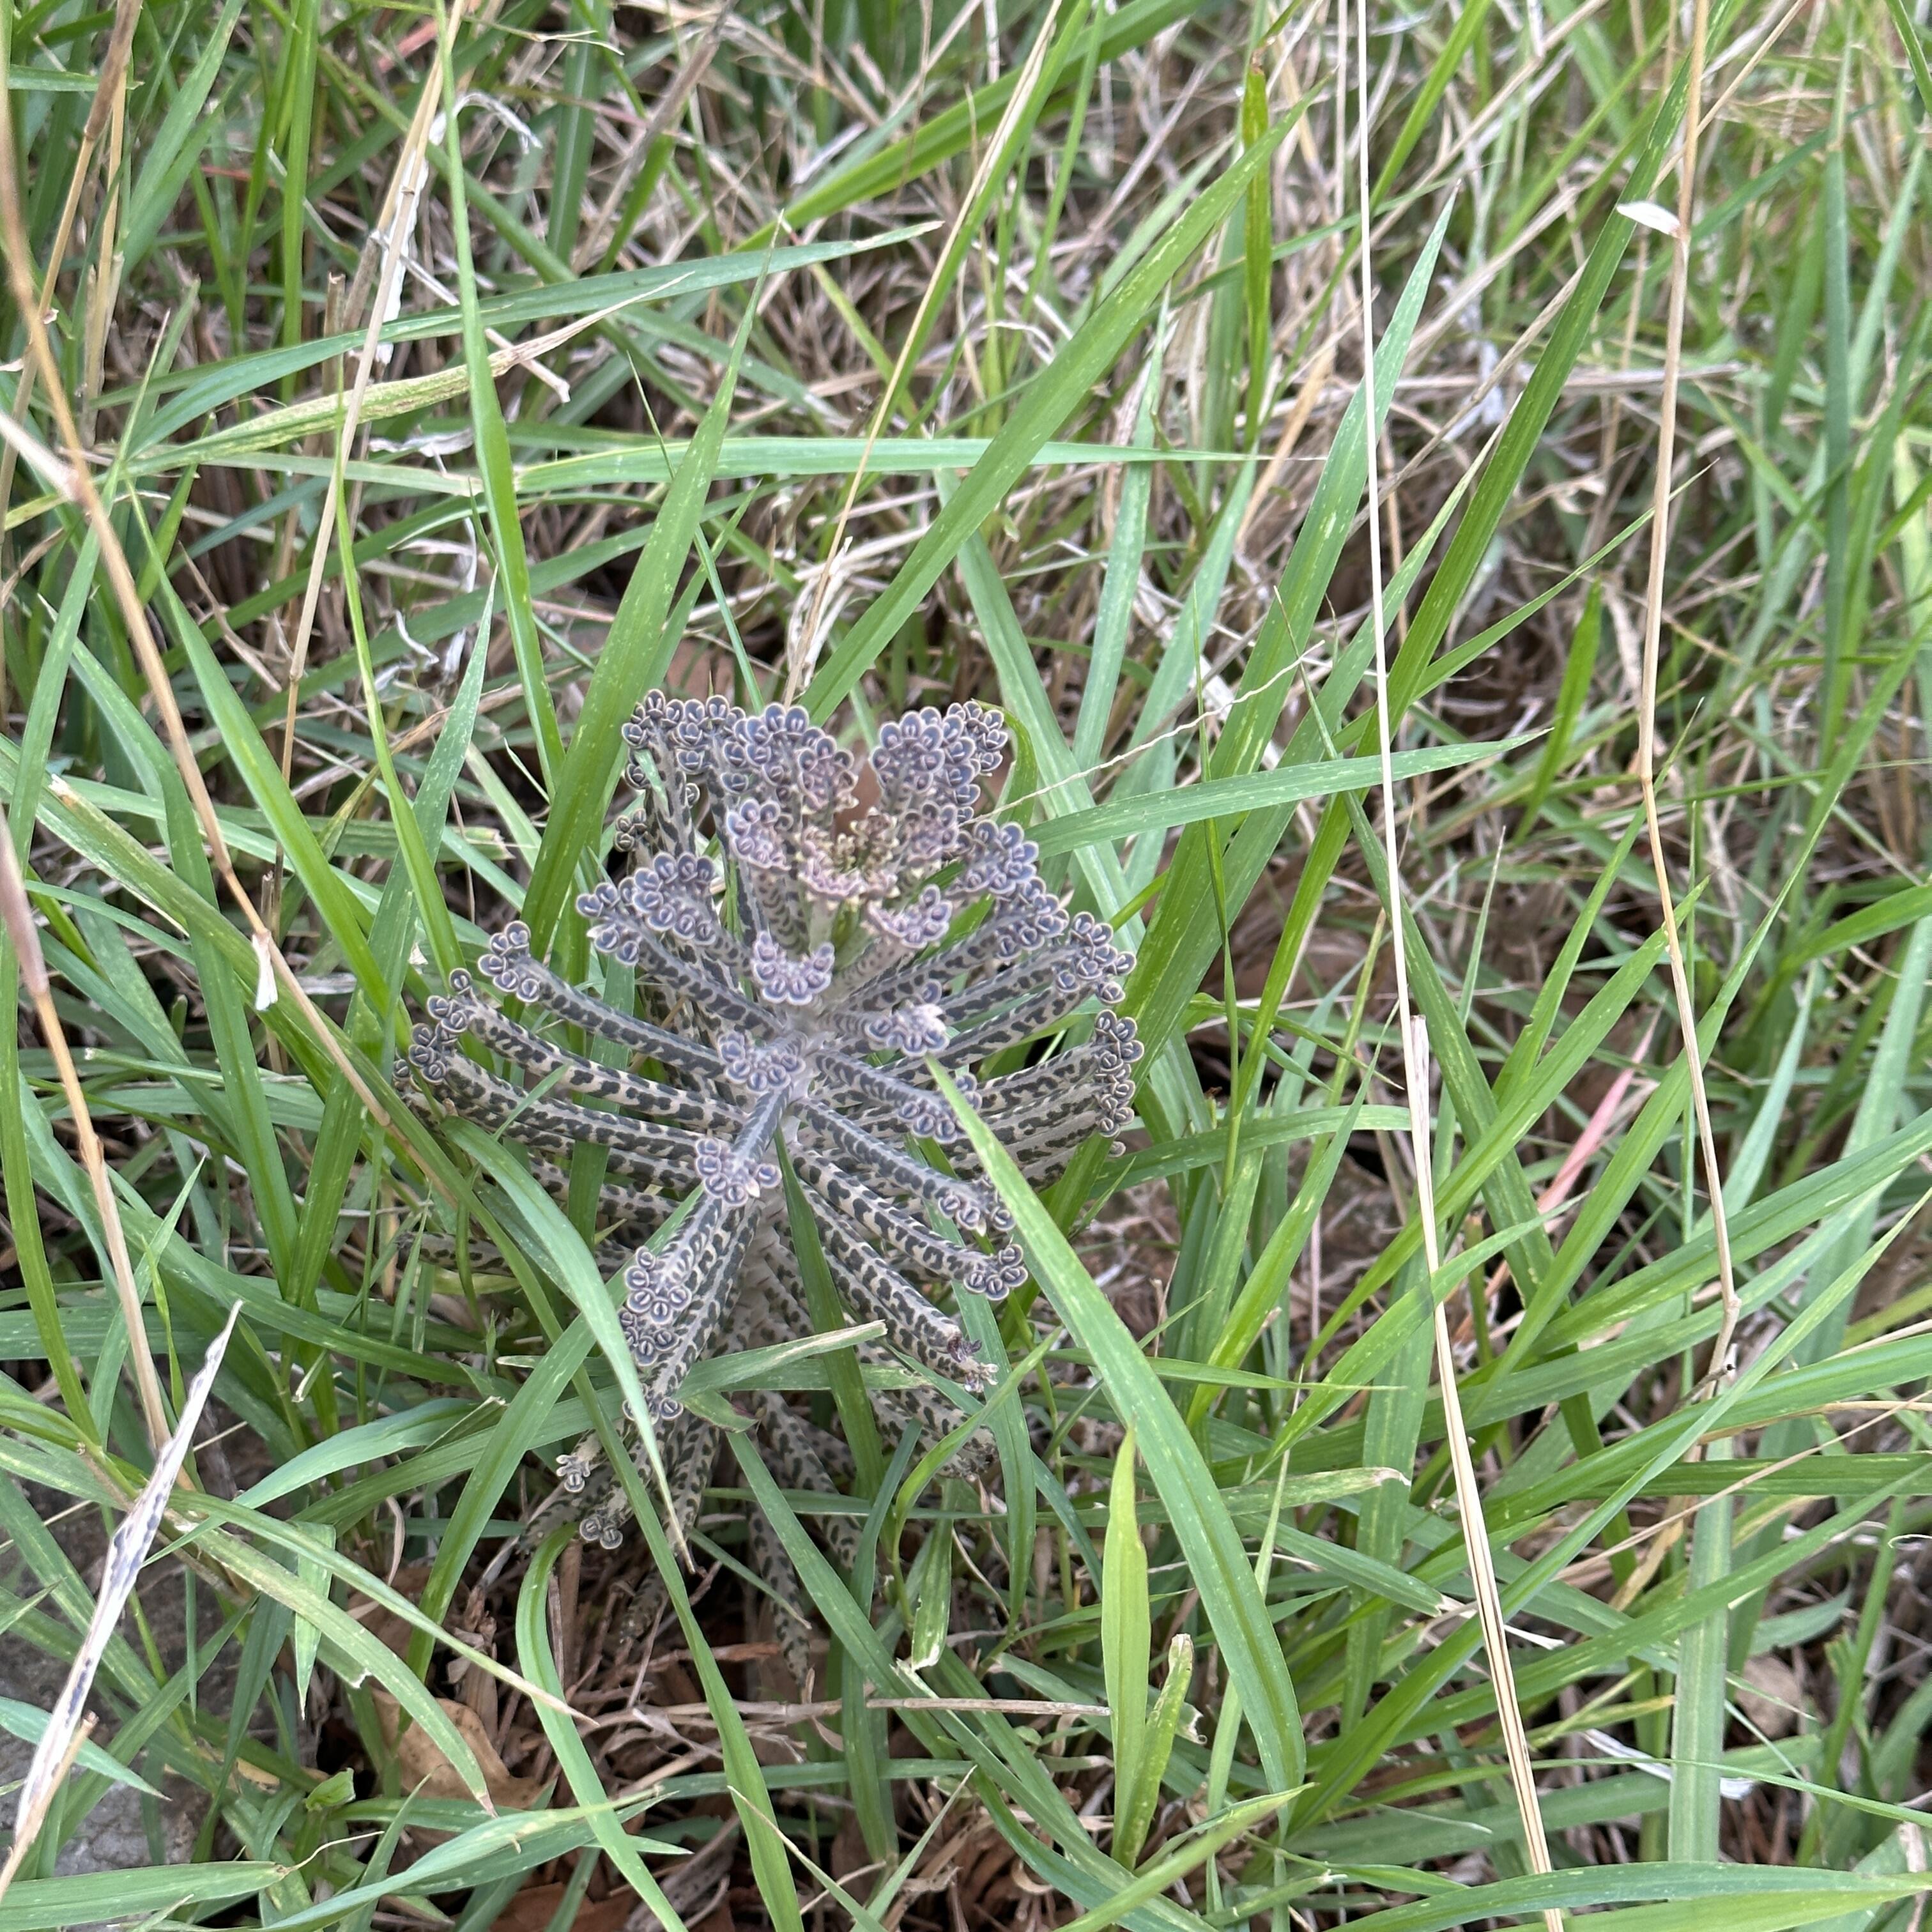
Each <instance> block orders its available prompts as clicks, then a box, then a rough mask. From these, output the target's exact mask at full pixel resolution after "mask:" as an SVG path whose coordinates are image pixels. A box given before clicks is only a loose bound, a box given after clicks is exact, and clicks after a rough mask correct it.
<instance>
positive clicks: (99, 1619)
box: [0, 838, 242, 1893]
mask: <svg viewBox="0 0 1932 1932" xmlns="http://www.w3.org/2000/svg"><path fill="white" fill-rule="evenodd" d="M0 845H4V846H5V849H6V854H7V858H6V859H5V860H4V861H0V863H7V862H10V859H11V856H12V853H13V845H12V844H11V841H7V840H6V839H5V838H0ZM241 1312H242V1304H241V1303H240V1302H239V1301H237V1302H235V1303H233V1304H231V1305H230V1307H229V1310H228V1319H227V1320H226V1322H223V1324H222V1325H221V1329H220V1333H219V1334H217V1336H216V1337H215V1338H214V1340H213V1341H212V1342H211V1343H209V1344H208V1354H207V1356H206V1358H205V1359H204V1361H202V1365H201V1367H199V1369H198V1370H196V1372H195V1377H194V1379H193V1382H190V1383H189V1385H188V1386H187V1394H186V1396H185V1397H184V1398H183V1400H182V1402H181V1420H180V1421H179V1422H178V1424H176V1425H175V1430H174V1433H173V1434H172V1436H170V1435H169V1433H168V1432H167V1430H166V1426H165V1424H164V1425H163V1428H162V1431H161V1437H160V1442H159V1443H158V1444H157V1446H156V1449H155V1454H154V1472H153V1473H152V1474H151V1475H150V1476H149V1477H148V1481H147V1483H146V1485H145V1487H144V1488H143V1489H142V1491H141V1493H140V1494H139V1496H137V1497H136V1498H135V1499H134V1502H133V1505H132V1507H131V1508H130V1509H129V1510H128V1512H127V1515H126V1516H124V1517H123V1518H122V1519H121V1525H120V1527H119V1528H118V1529H116V1530H115V1532H114V1534H113V1536H112V1537H111V1538H110V1539H109V1540H108V1544H107V1561H106V1562H105V1563H104V1565H102V1568H101V1589H100V1592H99V1594H98V1595H97V1596H96V1597H95V1602H94V1615H93V1616H92V1617H90V1618H89V1619H88V1625H87V1634H86V1636H85V1637H83V1639H82V1640H81V1644H80V1649H79V1650H78V1651H77V1652H75V1654H74V1664H73V1666H72V1667H71V1669H70V1670H68V1675H67V1682H65V1684H63V1685H62V1686H61V1692H60V1695H59V1696H58V1697H57V1698H55V1700H54V1707H53V1709H52V1711H50V1712H49V1713H48V1714H47V1715H48V1723H47V1727H46V1730H45V1731H44V1732H43V1733H42V1734H41V1736H40V1743H39V1744H38V1745H37V1746H36V1747H35V1748H34V1757H33V1762H32V1763H31V1764H30V1765H29V1766H28V1767H27V1775H26V1779H25V1781H23V1784H21V1787H20V1806H19V1809H18V1811H17V1813H16V1814H15V1815H16V1820H17V1822H16V1823H15V1825H14V1827H13V1846H12V1848H11V1849H10V1850H9V1851H8V1852H7V1862H6V1864H5V1865H4V1866H0V1893H4V1892H5V1891H6V1889H7V1886H8V1885H10V1884H11V1883H12V1882H13V1874H14V1873H16V1872H17V1870H19V1869H20V1861H21V1860H22V1859H23V1858H25V1857H26V1855H27V1852H28V1849H29V1848H30V1847H31V1846H32V1844H33V1842H34V1836H35V1835H36V1833H37V1832H38V1831H39V1830H40V1826H41V1824H42V1823H43V1821H44V1820H45V1819H46V1814H47V1808H48V1807H49V1805H51V1804H52V1802H53V1799H54V1794H55V1793H56V1792H57V1791H58V1790H59V1789H60V1785H61V1781H62V1779H63V1778H65V1776H66V1775H67V1774H68V1771H69V1770H70V1769H71V1767H72V1766H73V1764H74V1760H75V1758H76V1757H78V1756H79V1755H80V1747H81V1745H82V1744H83V1742H85V1741H86V1736H87V1733H88V1732H89V1730H91V1729H92V1720H91V1719H90V1720H88V1721H86V1723H83V1716H84V1715H85V1708H86V1703H87V1694H88V1692H89V1691H90V1690H91V1689H92V1688H93V1685H94V1674H95V1672H96V1671H97V1670H99V1669H100V1667H101V1658H103V1657H104V1656H105V1655H106V1654H107V1645H108V1640H110V1638H111V1637H113V1634H114V1631H115V1626H116V1625H118V1624H119V1622H120V1621H121V1612H122V1611H123V1610H125V1609H126V1608H127V1599H128V1598H129V1597H130V1595H133V1589H134V1583H135V1580H136V1578H138V1577H139V1575H140V1574H141V1566H142V1564H144V1563H145V1562H146V1561H147V1560H148V1547H149V1546H150V1545H151V1544H152V1543H153V1541H154V1537H155V1535H156V1532H158V1531H159V1529H160V1526H161V1519H162V1517H163V1516H164V1515H166V1513H167V1507H168V1498H169V1495H170V1493H172V1490H173V1489H174V1486H175V1478H177V1477H178V1476H179V1475H181V1467H182V1465H183V1464H184V1463H185V1462H186V1461H187V1451H188V1445H189V1444H190V1442H192V1441H193V1438H194V1431H195V1426H196V1424H197V1423H199V1421H200V1420H201V1412H202V1409H204V1408H205V1407H206V1406H207V1403H208V1391H210V1390H211V1389H212V1388H214V1378H215V1375H216V1373H217V1370H219V1369H220V1367H221V1358H222V1357H223V1355H224V1354H225V1353H226V1350H227V1347H228V1338H229V1336H230V1335H231V1334H233V1333H234V1331H235V1318H236V1316H238V1315H239V1314H240V1313H241ZM135 1353H136V1355H139V1353H140V1351H139V1350H136V1351H135Z"/></svg>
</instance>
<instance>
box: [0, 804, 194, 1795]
mask: <svg viewBox="0 0 1932 1932" xmlns="http://www.w3.org/2000/svg"><path fill="white" fill-rule="evenodd" d="M0 922H4V923H5V926H6V929H7V939H8V941H10V943H11V944H12V946H13V960H14V965H15V968H16V970H17V972H18V974H19V975H20V985H21V987H22V989H23V990H24V991H25V992H26V995H27V997H28V999H29V1000H31V1001H32V1002H33V1006H34V1019H35V1021H36V1022H37V1024H38V1025H39V1027H40V1037H41V1038H42V1039H43V1040H45V1041H46V1046H47V1051H48V1052H49V1053H50V1054H52V1056H53V1062H54V1067H55V1070H56V1071H57V1072H58V1074H59V1076H60V1083H61V1091H62V1092H63V1093H65V1094H66V1096H67V1104H68V1112H69V1113H71V1115H73V1116H74V1136H75V1138H76V1139H77V1140H78V1141H79V1142H80V1164H81V1166H83V1168H84V1169H86V1172H87V1181H88V1185H89V1187H90V1188H92V1190H93V1193H94V1208H95V1213H96V1214H98V1215H99V1216H100V1217H101V1238H102V1239H103V1240H104V1241H106V1242H107V1259H108V1266H109V1269H110V1272H111V1273H112V1274H113V1277H114V1292H115V1295H116V1297H117V1298H118V1300H119V1301H120V1304H121V1319H122V1320H123V1321H124V1322H126V1323H127V1359H128V1361H129V1362H130V1364H131V1365H132V1366H133V1371H134V1387H135V1388H136V1391H138V1392H139V1396H140V1399H141V1420H142V1423H143V1424H144V1425H145V1427H146V1429H147V1431H148V1445H149V1446H150V1447H151V1448H153V1449H154V1451H156V1452H157V1454H158V1453H159V1451H160V1447H161V1445H162V1444H163V1443H164V1442H166V1440H167V1439H168V1417H167V1411H166V1409H163V1407H162V1406H161V1384H160V1377H159V1376H157V1374H156V1373H155V1372H154V1357H153V1355H151V1354H150V1353H149V1352H148V1337H147V1330H146V1327H145V1324H144V1323H143V1322H142V1319H141V1292H140V1289H139V1287H138V1286H136V1283H135V1280H134V1266H133V1262H132V1261H131V1259H130V1258H129V1256H128V1253H127V1235H126V1234H125V1233H124V1232H123V1230H122V1229H121V1210H120V1208H119V1207H118V1205H117V1204H116V1202H115V1199H114V1184H113V1181H112V1180H111V1179H110V1178H109V1175H108V1172H107V1155H106V1154H104V1152H103V1151H102V1150H101V1136H99V1135H98V1134H97V1133H95V1131H94V1117H93V1115H92V1114H91V1113H90V1112H89V1111H88V1106H87V1096H86V1093H85V1092H84V1091H83V1090H82V1088H81V1084H80V1075H79V1074H78V1073H76V1072H75V1070H74V1055H72V1054H71V1052H68V1044H67V1034H66V1032H65V1030H64V1029H63V1028H62V1025H61V1022H60V1015H59V1013H58V1011H57V1010H55V1006H54V997H53V989H52V985H51V983H49V980H48V978H47V965H46V959H45V958H44V956H43V955H42V953H41V951H40V929H39V928H38V927H37V926H35V925H34V909H33V907H31V905H29V904H28V902H27V886H26V880H25V879H23V877H21V874H20V859H19V858H18V856H17V855H16V853H15V852H14V850H13V829H12V827H11V826H10V825H9V824H8V823H7V815H6V813H5V811H4V810H0ZM7 1024H8V1025H12V1024H13V1022H12V1020H11V1019H9V1020H8V1022H7ZM20 1815H21V1816H22V1817H26V1800H25V1799H24V1798H23V1799H22V1801H21V1811H20Z"/></svg>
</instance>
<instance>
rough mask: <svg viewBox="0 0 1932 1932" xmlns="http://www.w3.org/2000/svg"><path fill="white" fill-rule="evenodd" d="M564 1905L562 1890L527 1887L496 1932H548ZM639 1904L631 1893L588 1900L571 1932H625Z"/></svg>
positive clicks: (499, 1920)
mask: <svg viewBox="0 0 1932 1932" xmlns="http://www.w3.org/2000/svg"><path fill="white" fill-rule="evenodd" d="M562 1903H563V1887H562V1885H525V1886H524V1887H523V1890H522V1891H520V1892H518V1893H517V1895H516V1897H514V1898H513V1899H511V1900H510V1902H509V1903H508V1905H506V1906H504V1908H503V1909H502V1912H500V1913H499V1915H498V1916H497V1919H496V1932H548V1927H549V1925H550V1921H551V1919H552V1918H554V1917H555V1916H556V1908H557V1907H558V1906H559V1905H561V1904H562ZM636 1904H637V1900H635V1899H634V1897H631V1894H630V1893H629V1892H628V1891H613V1893H612V1894H610V1897H608V1898H604V1899H589V1898H586V1899H585V1900H583V1903H581V1904H580V1905H579V1906H577V1916H576V1917H575V1918H573V1919H572V1920H571V1921H570V1932H623V1927H624V1925H625V1922H626V1921H628V1918H630V1915H631V1911H632V1909H634V1906H636Z"/></svg>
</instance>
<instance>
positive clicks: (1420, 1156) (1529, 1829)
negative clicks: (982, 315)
mask: <svg viewBox="0 0 1932 1932" xmlns="http://www.w3.org/2000/svg"><path fill="white" fill-rule="evenodd" d="M1343 7H1344V8H1345V17H1346V0H1343ZM1343 44H1344V45H1346V38H1345V39H1344V40H1343ZM1355 95H1356V118H1357V121H1358V130H1357V132H1358V140H1357V142H1356V151H1357V160H1358V169H1359V174H1358V189H1359V192H1360V195H1361V214H1362V250H1361V269H1362V296H1361V317H1362V406H1363V422H1362V432H1363V434H1362V443H1363V449H1364V454H1365V455H1366V458H1367V465H1368V499H1369V502H1368V518H1367V524H1368V535H1369V600H1370V602H1369V623H1370V634H1371V635H1372V636H1373V637H1374V639H1375V649H1376V748H1377V750H1378V751H1379V754H1380V757H1381V760H1382V840H1383V857H1384V859H1385V863H1386V865H1387V867H1388V898H1389V908H1388V911H1389V926H1390V936H1391V939H1392V941H1393V942H1394V955H1395V1001H1396V1022H1397V1026H1398V1028H1400V1032H1401V1037H1402V1061H1403V1085H1404V1087H1405V1088H1406V1091H1407V1092H1408V1095H1409V1137H1410V1141H1411V1144H1412V1148H1413V1151H1414V1155H1415V1185H1416V1212H1417V1214H1418V1215H1419V1216H1420V1217H1421V1222H1422V1249H1423V1255H1424V1260H1425V1262H1426V1263H1427V1268H1428V1271H1429V1283H1428V1288H1429V1294H1430V1300H1431V1301H1432V1303H1433V1305H1434V1311H1435V1329H1436V1379H1437V1380H1438V1381H1439V1382H1440V1384H1441V1385H1442V1428H1443V1434H1444V1436H1445V1437H1446V1438H1447V1439H1448V1445H1449V1463H1450V1468H1451V1472H1452V1473H1453V1475H1454V1478H1455V1484H1456V1506H1457V1514H1458V1515H1459V1516H1460V1517H1461V1519H1462V1523H1463V1547H1464V1549H1465V1550H1466V1553H1467V1554H1468V1558H1469V1582H1470V1586H1471V1588H1472V1591H1473V1592H1474V1594H1475V1600H1476V1614H1477V1616H1478V1619H1479V1620H1480V1622H1481V1625H1482V1632H1483V1644H1484V1649H1485V1651H1486V1652H1487V1655H1488V1658H1489V1664H1490V1684H1491V1685H1492V1687H1493V1688H1494V1690H1495V1692H1496V1715H1497V1718H1498V1721H1499V1723H1500V1724H1501V1726H1502V1737H1503V1748H1504V1752H1505V1755H1506V1757H1508V1761H1509V1774H1510V1784H1511V1788H1512V1789H1513V1790H1514V1793H1515V1794H1516V1802H1517V1811H1518V1812H1519V1813H1520V1814H1521V1817H1522V1820H1523V1846H1524V1849H1525V1851H1526V1853H1527V1855H1528V1857H1529V1867H1530V1870H1532V1871H1533V1872H1536V1873H1546V1872H1548V1871H1549V1870H1550V1869H1551V1866H1550V1845H1549V1841H1547V1839H1546V1838H1545V1837H1544V1831H1543V1814H1542V1811H1541V1808H1540V1806H1539V1804H1538V1798H1537V1791H1536V1780H1535V1775H1534V1774H1533V1773H1532V1770H1531V1767H1530V1758H1529V1736H1528V1733H1526V1731H1525V1730H1524V1728H1523V1712H1522V1709H1521V1707H1520V1706H1519V1705H1518V1703H1517V1695H1516V1674H1515V1673H1514V1670H1512V1669H1511V1664H1510V1655H1509V1639H1508V1632H1507V1631H1506V1629H1505V1625H1504V1622H1503V1608H1502V1592H1501V1591H1500V1590H1499V1589H1498V1588H1497V1585H1496V1565H1495V1562H1494V1560H1493V1557H1492V1555H1491V1553H1490V1538H1489V1530H1488V1527H1487V1524H1486V1523H1485V1522H1484V1516H1483V1499H1482V1493H1481V1491H1480V1490H1478V1487H1477V1486H1476V1466H1475V1459H1474V1458H1473V1457H1472V1456H1471V1454H1470V1453H1469V1432H1468V1430H1467V1429H1466V1427H1465V1425H1464V1423H1463V1403H1462V1397H1461V1395H1460V1392H1459V1391H1458V1390H1457V1385H1456V1355H1455V1351H1454V1349H1453V1348H1452V1347H1451V1343H1450V1340H1449V1322H1448V1316H1447V1315H1446V1314H1445V1312H1444V1310H1443V1306H1442V1301H1441V1299H1440V1298H1439V1297H1438V1296H1437V1295H1436V1276H1437V1273H1438V1271H1439V1269H1440V1268H1441V1266H1442V1255H1441V1252H1440V1250H1439V1244H1438V1242H1437V1240H1436V1184H1435V1175H1434V1172H1433V1169H1432V1167H1431V1164H1430V1130H1431V1124H1430V1106H1429V1034H1428V1030H1427V1026H1426V1025H1425V1024H1424V1022H1423V1020H1422V1019H1421V1016H1419V1015H1415V1014H1412V1012H1411V1010H1410V1005H1409V951H1408V945H1407V941H1406V938H1405V935H1404V932H1403V909H1402V883H1401V874H1400V871H1399V870H1398V869H1397V868H1398V862H1399V854H1398V853H1397V849H1396V805H1395V774H1394V765H1393V763H1392V757H1393V754H1392V751H1391V742H1390V735H1391V734H1390V719H1389V706H1388V650H1387V648H1386V645H1385V640H1384V637H1383V611H1382V517H1381V504H1380V502H1379V497H1380V487H1379V478H1378V475H1377V473H1376V443H1377V440H1378V439H1377V435H1376V343H1375V315H1374V296H1375V276H1374V270H1373V265H1372V263H1371V260H1370V257H1371V253H1372V251H1371V250H1370V246H1369V240H1368V236H1369V142H1368V133H1369V19H1368V0H1357V4H1356V10H1355ZM1342 98H1343V92H1342V90H1340V89H1338V90H1337V114H1338V115H1339V114H1340V111H1341V101H1342ZM1543 1922H1544V1925H1545V1927H1547V1928H1548V1932H1562V1927H1563V1915H1562V1912H1559V1911H1558V1910H1557V1909H1556V1908H1555V1907H1554V1906H1551V1907H1550V1908H1548V1909H1546V1910H1545V1911H1544V1914H1543Z"/></svg>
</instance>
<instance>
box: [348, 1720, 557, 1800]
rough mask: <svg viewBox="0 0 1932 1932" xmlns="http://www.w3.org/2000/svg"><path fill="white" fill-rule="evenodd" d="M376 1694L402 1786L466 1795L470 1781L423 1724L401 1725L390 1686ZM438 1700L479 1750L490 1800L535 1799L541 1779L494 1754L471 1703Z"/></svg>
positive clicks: (442, 1795)
mask: <svg viewBox="0 0 1932 1932" xmlns="http://www.w3.org/2000/svg"><path fill="white" fill-rule="evenodd" d="M374 1696H375V1700H376V1711H377V1715H378V1716H379V1717H380V1718H381V1720H382V1724H383V1738H384V1739H385V1740H386V1742H388V1744H389V1748H390V1749H391V1750H392V1751H394V1752H395V1754H396V1763H397V1766H398V1769H400V1770H401V1773H402V1778H403V1787H404V1790H408V1791H414V1790H419V1789H420V1790H421V1791H422V1794H423V1796H425V1797H426V1798H467V1797H468V1796H469V1787H468V1786H467V1785H466V1784H464V1783H463V1778H462V1775H461V1774H460V1772H458V1770H457V1769H456V1767H455V1766H454V1765H453V1764H452V1763H450V1761H449V1759H448V1758H446V1757H444V1756H443V1753H442V1752H441V1751H439V1750H438V1749H437V1747H436V1745H434V1743H433V1742H431V1739H430V1738H429V1736H428V1734H427V1733H425V1731H424V1730H423V1728H422V1726H421V1725H420V1724H412V1725H411V1726H410V1728H409V1729H408V1730H407V1731H404V1730H401V1721H400V1720H401V1709H402V1707H401V1706H400V1705H398V1703H397V1702H396V1700H395V1698H393V1697H391V1696H390V1695H389V1693H388V1692H387V1691H377V1692H375V1693H374ZM436 1701H437V1703H438V1704H439V1705H440V1706H442V1709H443V1715H444V1716H445V1717H446V1718H449V1721H450V1722H451V1723H452V1724H454V1725H455V1727H456V1732H457V1735H458V1736H459V1737H460V1738H461V1739H462V1740H463V1742H464V1743H465V1744H466V1745H468V1746H469V1748H470V1749H471V1750H472V1751H474V1752H475V1754H476V1762H477V1763H478V1765H479V1766H481V1769H482V1772H483V1783H484V1788H485V1789H486V1790H487V1791H488V1793H489V1794H490V1802H491V1803H492V1804H493V1805H496V1806H498V1807H499V1808H502V1809H505V1810H508V1811H528V1810H529V1808H530V1806H531V1805H532V1804H533V1803H535V1800H536V1796H537V1793H538V1792H540V1791H541V1790H542V1789H543V1781H542V1780H541V1778H512V1777H511V1775H510V1773H509V1770H508V1767H507V1766H505V1764H504V1763H503V1760H502V1759H501V1758H500V1757H498V1756H497V1755H496V1746H495V1745H493V1744H492V1743H491V1742H490V1734H489V1733H488V1732H487V1731H486V1730H484V1728H483V1721H482V1720H481V1718H478V1716H477V1715H476V1713H475V1712H474V1711H472V1709H470V1708H469V1706H468V1705H467V1704H460V1703H458V1702H457V1700H455V1698H454V1697H439V1698H438V1699H437V1700H436ZM399 1731H400V1732H401V1736H400V1738H399V1737H398V1732H399Z"/></svg>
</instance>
